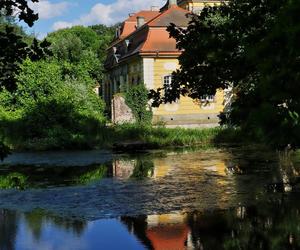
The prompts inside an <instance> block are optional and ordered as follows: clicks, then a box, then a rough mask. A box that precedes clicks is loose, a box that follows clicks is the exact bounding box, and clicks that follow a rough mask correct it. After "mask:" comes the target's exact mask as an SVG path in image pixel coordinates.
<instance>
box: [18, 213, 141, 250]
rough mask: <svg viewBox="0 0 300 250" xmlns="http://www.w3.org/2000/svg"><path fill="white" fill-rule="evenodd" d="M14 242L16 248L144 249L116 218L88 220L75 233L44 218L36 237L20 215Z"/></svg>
mask: <svg viewBox="0 0 300 250" xmlns="http://www.w3.org/2000/svg"><path fill="white" fill-rule="evenodd" d="M15 246H16V250H24V249H30V250H71V249H72V250H89V249H132V250H134V249H145V248H144V247H143V245H142V243H140V242H139V241H138V240H137V239H136V237H135V236H134V235H132V234H130V233H129V232H128V230H127V229H126V227H125V226H124V225H123V224H122V223H121V222H119V221H118V220H116V219H107V220H100V221H95V222H90V223H89V224H88V225H87V227H86V229H85V230H84V232H83V234H82V235H79V236H78V235H76V233H74V232H72V230H66V229H62V228H59V227H57V226H55V225H53V224H52V223H51V222H47V223H43V225H42V231H41V235H40V237H39V239H36V238H35V237H34V235H33V234H32V232H31V231H30V229H29V228H28V225H27V224H26V222H25V220H24V218H22V219H21V220H20V222H19V230H18V232H17V237H16V245H15Z"/></svg>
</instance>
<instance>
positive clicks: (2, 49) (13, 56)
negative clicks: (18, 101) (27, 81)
mask: <svg viewBox="0 0 300 250" xmlns="http://www.w3.org/2000/svg"><path fill="white" fill-rule="evenodd" d="M32 2H38V0H32ZM14 11H15V12H16V13H17V17H18V18H19V20H20V21H24V22H25V23H27V24H28V25H29V26H32V25H33V23H34V21H36V20H37V19H38V15H37V14H35V13H34V12H33V10H32V9H30V8H29V6H28V1H24V0H4V1H1V2H0V88H2V89H3V88H6V89H8V90H9V91H14V90H15V89H16V76H17V74H18V73H19V72H20V65H21V63H22V62H23V61H24V60H25V59H26V58H27V57H29V58H31V59H32V60H39V59H41V58H43V57H45V56H46V55H49V54H51V53H50V51H49V50H48V47H49V45H50V44H49V43H48V42H47V41H43V42H42V43H39V42H38V41H37V40H36V39H33V41H32V42H31V43H30V44H28V43H27V41H28V40H27V41H26V39H27V38H28V36H26V35H25V34H24V31H23V30H22V28H20V27H18V26H17V25H16V24H15V23H14V18H12V15H13V14H14Z"/></svg>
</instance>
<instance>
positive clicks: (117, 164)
mask: <svg viewBox="0 0 300 250" xmlns="http://www.w3.org/2000/svg"><path fill="white" fill-rule="evenodd" d="M135 162H136V161H135V160H125V159H118V160H114V161H113V176H114V177H116V178H117V179H128V178H130V176H131V175H132V173H133V170H134V166H135Z"/></svg>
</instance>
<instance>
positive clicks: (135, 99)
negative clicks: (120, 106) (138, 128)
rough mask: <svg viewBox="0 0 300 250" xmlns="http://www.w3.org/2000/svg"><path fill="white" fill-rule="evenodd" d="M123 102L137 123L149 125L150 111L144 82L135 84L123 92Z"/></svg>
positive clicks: (150, 119)
mask: <svg viewBox="0 0 300 250" xmlns="http://www.w3.org/2000/svg"><path fill="white" fill-rule="evenodd" d="M125 102H126V104H127V105H128V107H129V108H130V109H131V111H132V113H133V116H134V118H135V121H136V123H137V124H139V125H150V124H151V121H152V111H151V110H150V107H149V103H148V102H149V99H148V90H147V89H146V87H145V85H144V84H139V85H135V86H132V87H130V88H129V90H128V91H127V92H126V93H125Z"/></svg>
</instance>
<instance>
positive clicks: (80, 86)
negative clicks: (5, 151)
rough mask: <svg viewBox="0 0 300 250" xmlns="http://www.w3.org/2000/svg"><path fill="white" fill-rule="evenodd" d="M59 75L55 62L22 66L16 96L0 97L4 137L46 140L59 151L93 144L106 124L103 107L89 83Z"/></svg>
mask: <svg viewBox="0 0 300 250" xmlns="http://www.w3.org/2000/svg"><path fill="white" fill-rule="evenodd" d="M62 72H63V66H61V65H58V64H57V63H56V62H48V61H39V62H32V61H30V60H26V61H25V62H24V64H23V66H22V72H21V73H20V74H19V76H18V88H17V90H16V92H15V93H13V94H11V93H9V92H7V91H3V92H2V93H1V94H0V100H2V103H1V104H2V105H1V107H0V110H1V112H0V121H1V126H0V127H1V130H2V133H3V134H4V135H5V136H6V137H8V138H12V139H16V138H19V140H20V139H22V140H25V141H36V140H40V139H47V141H48V143H50V144H52V145H53V147H58V148H61V147H71V145H72V144H74V145H73V146H74V147H76V144H78V143H79V144H82V142H88V141H90V143H91V144H93V143H94V140H95V139H96V137H97V134H99V131H101V130H102V128H103V126H104V123H105V118H104V116H103V112H104V103H103V102H102V100H101V99H100V98H99V97H98V96H97V95H96V94H95V93H94V91H93V88H92V86H91V85H90V84H88V83H89V82H91V80H90V81H86V79H85V78H84V79H80V78H77V79H76V78H67V79H64V78H65V77H64V76H63V74H62ZM3 104H5V105H3ZM88 144H89V143H88ZM86 146H87V147H88V145H86Z"/></svg>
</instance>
